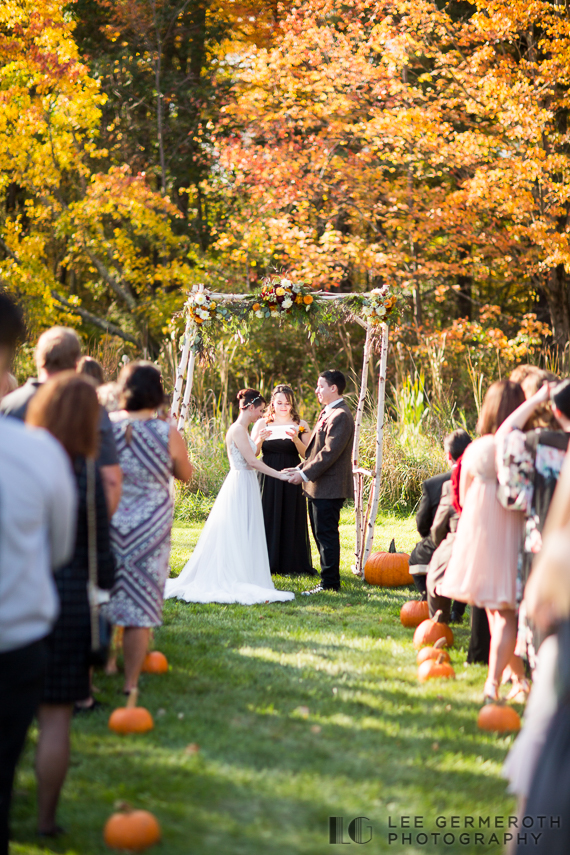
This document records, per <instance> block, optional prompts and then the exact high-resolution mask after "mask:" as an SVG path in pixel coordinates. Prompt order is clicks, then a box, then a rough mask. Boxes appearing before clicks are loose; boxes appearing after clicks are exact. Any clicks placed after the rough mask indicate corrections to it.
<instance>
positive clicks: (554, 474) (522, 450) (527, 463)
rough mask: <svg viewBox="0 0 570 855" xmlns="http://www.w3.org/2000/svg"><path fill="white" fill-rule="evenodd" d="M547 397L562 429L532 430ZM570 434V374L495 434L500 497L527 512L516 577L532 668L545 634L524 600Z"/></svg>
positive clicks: (525, 652) (521, 629)
mask: <svg viewBox="0 0 570 855" xmlns="http://www.w3.org/2000/svg"><path fill="white" fill-rule="evenodd" d="M547 402H550V412H551V416H552V417H553V418H554V420H555V425H556V428H557V429H556V430H548V429H546V428H544V427H538V428H535V429H532V430H529V429H528V428H529V420H530V421H531V422H532V419H533V417H534V415H535V414H536V413H537V411H538V412H540V410H542V409H543V408H544V406H545V404H546V403H547ZM541 420H542V419H541ZM525 429H526V431H525ZM569 440H570V380H564V381H563V382H562V383H558V384H556V385H551V386H549V384H548V383H545V384H544V386H542V388H541V389H539V390H538V391H537V392H536V393H535V394H534V395H532V397H530V398H527V400H526V401H525V402H524V403H523V404H521V406H520V407H519V408H518V409H517V410H515V412H514V413H512V414H511V415H510V416H509V417H508V418H507V419H506V420H505V421H504V422H503V424H502V425H501V427H500V428H499V430H498V431H497V434H496V443H497V466H498V477H499V485H500V488H499V493H498V495H499V500H500V501H501V504H502V505H503V506H504V507H505V508H507V509H508V510H517V511H522V512H523V513H524V515H525V530H524V538H523V540H522V542H521V552H520V560H519V567H518V577H517V601H518V603H519V604H521V607H520V609H519V617H518V635H517V653H518V655H519V656H524V657H525V658H526V659H528V662H529V664H530V667H531V669H532V670H533V671H534V668H535V665H536V652H537V651H538V648H539V646H540V644H541V641H542V638H541V637H540V634H539V633H538V632H537V631H536V629H535V627H534V626H533V624H532V622H530V621H529V620H528V619H527V616H526V608H525V606H524V603H522V601H523V598H524V591H525V586H526V583H527V580H528V577H529V575H530V571H531V567H532V562H533V559H534V557H535V556H536V555H537V554H538V553H539V552H540V550H541V548H542V531H543V528H544V525H545V522H546V516H547V514H548V510H549V508H550V502H551V500H552V497H553V494H554V490H555V488H556V485H557V483H558V478H559V476H560V472H561V470H562V464H563V462H564V458H565V456H566V452H567V449H568V442H569Z"/></svg>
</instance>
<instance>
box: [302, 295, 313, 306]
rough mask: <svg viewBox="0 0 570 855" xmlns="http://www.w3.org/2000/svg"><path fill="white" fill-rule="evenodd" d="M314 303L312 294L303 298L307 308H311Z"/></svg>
mask: <svg viewBox="0 0 570 855" xmlns="http://www.w3.org/2000/svg"><path fill="white" fill-rule="evenodd" d="M312 302H313V298H312V297H311V295H310V294H305V296H304V297H303V303H304V304H305V305H306V306H310V305H311V303H312Z"/></svg>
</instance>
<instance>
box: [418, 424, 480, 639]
mask: <svg viewBox="0 0 570 855" xmlns="http://www.w3.org/2000/svg"><path fill="white" fill-rule="evenodd" d="M470 444H471V437H470V436H469V434H468V433H467V431H465V430H462V429H461V428H459V429H458V430H454V431H453V433H450V434H448V436H446V437H445V439H444V441H443V447H444V449H445V454H446V457H447V461H448V463H449V464H450V466H451V469H450V471H449V472H447V473H445V475H446V476H447V477H446V478H445V479H444V480H443V481H442V482H441V488H440V500H439V503H438V505H437V508H436V510H435V511H434V513H433V514H432V515H431V524H430V528H429V535H428V536H427V537H424V541H421V542H420V544H418V546H420V545H421V544H422V543H424V542H426V547H425V551H424V553H423V556H422V557H424V556H425V558H427V559H428V567H427V568H426V570H427V574H426V577H424V579H425V585H426V594H427V601H428V604H429V610H430V616H431V617H433V616H434V615H435V613H436V612H437V611H441V621H442V623H451V622H457V623H460V622H461V621H462V620H463V614H464V612H465V603H458V602H455V603H454V604H453V609H452V608H451V600H449V599H448V598H447V597H440V596H439V595H437V593H436V585H437V583H438V582H439V581H440V579H441V578H442V577H443V574H444V573H445V570H446V568H447V565H448V564H449V560H450V558H451V550H452V547H453V541H454V539H455V532H456V530H457V523H458V521H459V514H458V512H457V511H456V509H455V508H454V506H453V502H452V483H451V474H452V472H453V470H454V469H455V468H456V467H457V464H458V461H459V460H461V457H462V456H463V452H464V451H465V449H466V448H467V446H468V445H470ZM436 477H439V478H441V477H442V476H436ZM433 480H434V479H433V478H430V479H428V481H427V482H426V481H424V484H429V482H430V481H433ZM427 493H428V491H426V494H427ZM422 500H423V496H422ZM420 509H421V504H420ZM418 514H419V511H418ZM427 518H428V515H427V513H425V512H424V517H423V520H425V521H427ZM416 522H417V517H416ZM418 531H420V527H419V525H418ZM424 531H425V528H424ZM420 534H421V531H420ZM418 546H416V547H415V548H414V551H413V552H412V555H413V554H414V552H415V551H416V550H417V548H418ZM410 565H411V556H410ZM411 569H412V567H411V566H410V570H411Z"/></svg>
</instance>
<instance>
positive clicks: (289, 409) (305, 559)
mask: <svg viewBox="0 0 570 855" xmlns="http://www.w3.org/2000/svg"><path fill="white" fill-rule="evenodd" d="M272 434H273V435H272ZM277 434H279V435H277ZM251 438H252V440H253V441H254V442H255V443H256V445H257V453H258V454H259V452H260V451H261V452H262V458H261V459H262V460H263V462H264V463H265V464H266V465H267V466H270V467H271V469H276V470H277V471H278V472H282V471H283V470H284V469H288V468H292V467H295V466H297V465H298V464H299V463H300V462H301V459H303V460H304V458H305V453H306V449H307V443H308V441H309V426H308V424H307V422H305V421H303V420H302V419H301V418H300V416H299V414H298V412H297V409H296V407H295V396H294V394H293V390H292V389H291V387H290V386H286V385H284V384H280V385H279V386H276V387H275V389H274V390H273V394H272V395H271V401H270V402H269V406H268V407H267V410H266V411H265V413H264V417H263V418H262V419H259V420H258V421H257V422H255V424H254V426H253V430H252V432H251ZM259 482H260V487H261V504H262V506H263V520H264V524H265V536H266V538H267V551H268V553H269V566H270V568H271V573H272V574H273V575H279V576H288V575H300V576H314V575H316V573H315V570H313V564H312V561H311V544H310V541H309V527H308V524H307V500H306V499H305V497H304V495H303V491H302V488H301V486H300V485H298V484H289V482H288V481H278V480H277V479H276V478H268V477H266V476H265V475H263V474H262V473H260V475H259Z"/></svg>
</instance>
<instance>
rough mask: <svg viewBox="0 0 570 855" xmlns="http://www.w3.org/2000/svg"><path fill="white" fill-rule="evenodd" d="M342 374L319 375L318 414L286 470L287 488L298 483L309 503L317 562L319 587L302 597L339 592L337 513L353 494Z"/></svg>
mask: <svg viewBox="0 0 570 855" xmlns="http://www.w3.org/2000/svg"><path fill="white" fill-rule="evenodd" d="M345 388H346V378H345V376H344V374H343V373H342V371H336V370H330V371H323V372H322V373H321V374H320V375H319V379H318V380H317V388H316V389H315V394H316V396H317V400H318V402H319V404H322V405H323V410H322V411H321V414H320V416H319V419H318V421H317V424H316V426H315V428H314V430H313V432H312V433H311V436H310V437H309V442H308V443H307V453H306V457H305V460H304V462H303V463H301V464H300V465H299V466H298V467H297V468H296V469H286V470H284V471H286V472H288V473H289V480H290V482H291V483H292V484H301V483H303V482H304V484H303V490H304V492H305V495H306V496H307V498H308V500H309V519H310V521H311V528H312V530H313V536H314V538H315V540H316V542H317V547H318V550H319V555H320V558H321V583H320V585H317V586H316V587H314V588H311V589H310V590H308V591H303V592H302V593H303V594H304V595H305V596H310V595H311V594H320V593H321V592H322V591H340V533H339V522H340V511H341V508H342V506H343V505H344V501H345V499H351V498H352V497H353V495H354V487H353V480H352V442H353V439H354V419H353V418H352V413H351V412H350V410H349V408H348V407H347V405H346V403H345V401H344V398H343V396H342V395H343V392H344V390H345Z"/></svg>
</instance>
